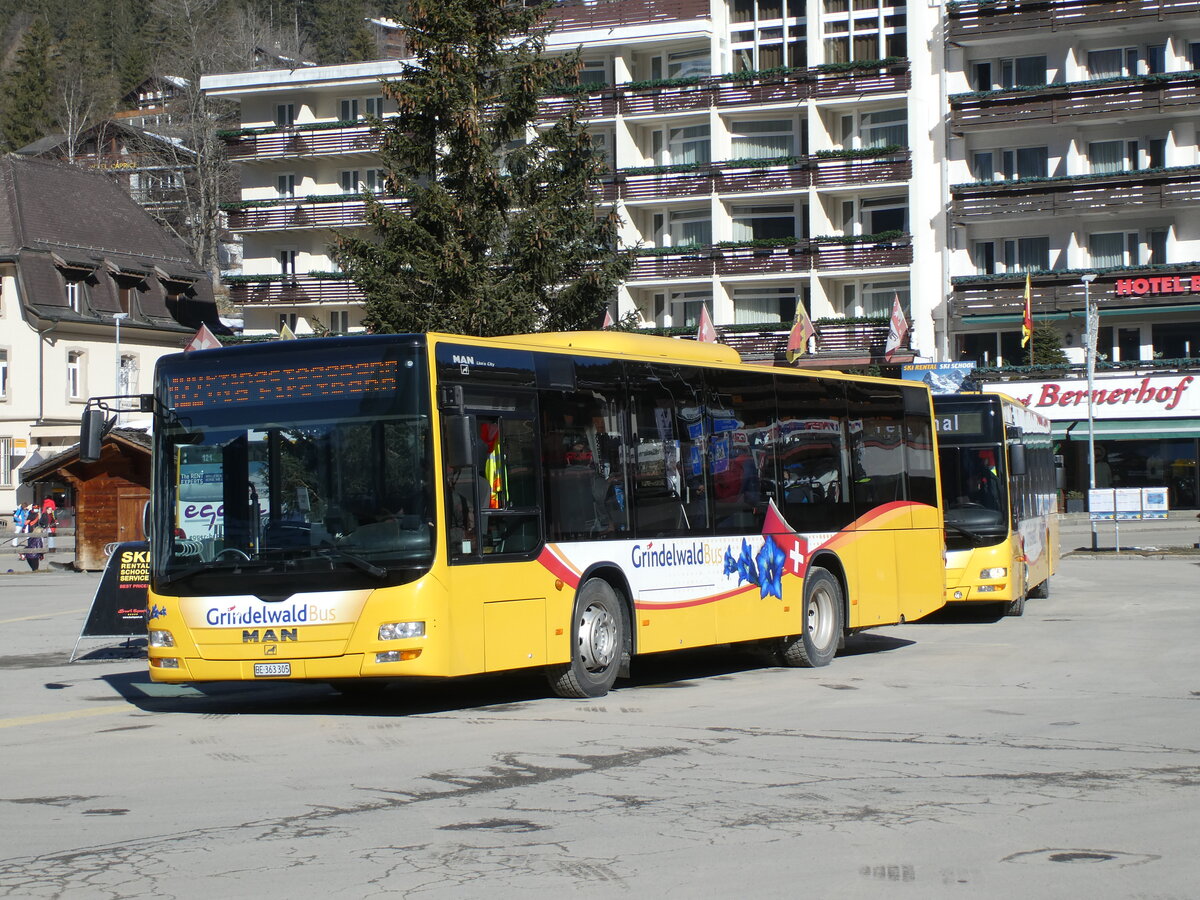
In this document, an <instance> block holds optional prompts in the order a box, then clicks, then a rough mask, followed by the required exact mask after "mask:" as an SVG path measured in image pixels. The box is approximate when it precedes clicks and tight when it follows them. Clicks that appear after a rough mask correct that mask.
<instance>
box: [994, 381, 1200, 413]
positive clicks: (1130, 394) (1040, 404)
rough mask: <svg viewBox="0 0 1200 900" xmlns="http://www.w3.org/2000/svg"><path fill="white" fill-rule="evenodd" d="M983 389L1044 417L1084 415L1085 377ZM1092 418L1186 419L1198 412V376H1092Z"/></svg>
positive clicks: (1012, 382)
mask: <svg viewBox="0 0 1200 900" xmlns="http://www.w3.org/2000/svg"><path fill="white" fill-rule="evenodd" d="M984 389H985V390H990V391H999V392H1001V393H1004V394H1008V395H1009V396H1010V397H1015V398H1016V399H1017V400H1020V401H1021V402H1022V403H1024V404H1025V405H1026V406H1028V407H1029V408H1030V409H1036V410H1037V411H1038V412H1040V413H1041V414H1042V415H1044V416H1045V417H1046V418H1048V419H1056V420H1063V419H1086V418H1087V414H1088V413H1087V411H1088V389H1087V380H1086V379H1083V378H1076V379H1064V380H1062V381H1004V382H993V383H991V384H987V385H984ZM1092 416H1093V418H1096V419H1186V418H1193V417H1196V416H1200V380H1198V379H1197V376H1195V375H1183V374H1179V373H1174V374H1171V375H1134V376H1129V377H1126V378H1097V379H1094V384H1093V391H1092Z"/></svg>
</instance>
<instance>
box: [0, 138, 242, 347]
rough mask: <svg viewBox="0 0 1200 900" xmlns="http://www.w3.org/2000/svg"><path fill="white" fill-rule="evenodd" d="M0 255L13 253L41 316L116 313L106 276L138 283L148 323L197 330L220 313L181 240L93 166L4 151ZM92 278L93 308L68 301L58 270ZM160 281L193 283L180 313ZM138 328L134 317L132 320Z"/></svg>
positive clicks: (25, 293)
mask: <svg viewBox="0 0 1200 900" xmlns="http://www.w3.org/2000/svg"><path fill="white" fill-rule="evenodd" d="M0 257H5V258H8V259H15V260H17V262H18V272H19V277H20V279H21V284H22V288H23V290H22V299H23V300H24V302H25V304H26V305H27V306H28V307H30V308H31V309H32V310H34V311H35V312H36V313H37V314H38V315H40V316H42V317H44V318H51V319H58V320H64V321H86V320H93V321H94V320H96V319H97V318H100V317H107V316H110V315H111V314H112V313H113V312H115V311H117V310H119V309H120V306H119V304H118V302H117V298H116V296H115V295H114V290H113V286H112V283H111V278H110V277H109V273H114V274H117V275H121V274H128V275H130V276H133V279H134V280H135V281H137V282H138V287H137V303H138V308H139V311H140V312H141V313H142V315H143V316H144V320H145V321H147V322H148V323H150V324H152V325H156V326H160V327H168V328H181V327H190V328H195V327H197V326H198V325H199V323H200V322H201V321H203V322H206V323H208V324H209V326H210V327H213V326H214V325H215V327H216V328H218V329H221V331H224V328H223V326H221V325H220V322H219V321H218V319H217V310H216V304H215V303H214V302H213V296H212V282H211V279H210V277H209V274H208V273H207V272H206V271H204V270H203V269H201V268H200V267H199V266H198V265H196V263H195V262H194V261H193V260H192V259H191V255H190V251H189V250H188V247H187V245H186V244H184V243H183V241H182V240H180V239H179V238H178V237H176V236H175V235H174V234H172V233H170V232H169V231H167V230H166V229H164V228H163V227H162V226H160V225H159V224H158V222H156V221H155V220H154V219H153V218H152V217H151V216H150V214H149V213H147V212H146V211H145V210H144V209H142V207H141V206H139V205H138V204H137V203H136V202H135V201H134V200H133V198H132V197H130V196H129V194H128V193H126V192H125V190H124V189H123V188H122V187H121V186H120V185H118V184H117V183H116V182H114V181H113V180H112V179H110V178H108V177H107V176H106V175H103V174H101V173H98V172H93V171H90V170H87V169H83V168H80V167H78V166H71V165H67V164H65V163H59V162H54V161H51V160H46V159H39V158H34V157H26V156H19V155H17V154H8V155H7V156H3V157H0ZM64 267H65V268H71V269H77V270H85V271H88V272H90V273H92V274H91V276H90V278H89V281H88V284H89V285H90V287H89V312H87V313H84V314H82V315H81V314H79V313H75V312H73V311H72V310H71V309H70V308H69V306H68V305H67V300H66V296H65V292H64V289H63V286H62V280H61V275H60V274H59V270H61V269H63V268H64ZM164 281H170V282H181V283H185V284H190V285H192V289H191V290H190V291H188V292H187V297H186V304H183V303H181V306H186V312H185V313H184V314H183V315H180V312H179V310H172V309H170V308H169V307H168V304H167V291H166V288H165V286H164V284H163V282H164ZM130 324H134V323H130Z"/></svg>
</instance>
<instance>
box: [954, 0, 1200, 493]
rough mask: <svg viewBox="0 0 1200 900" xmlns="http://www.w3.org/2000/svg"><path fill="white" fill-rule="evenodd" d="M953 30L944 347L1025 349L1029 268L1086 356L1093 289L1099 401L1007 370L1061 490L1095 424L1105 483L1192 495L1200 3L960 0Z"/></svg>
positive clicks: (1067, 337)
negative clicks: (1055, 464)
mask: <svg viewBox="0 0 1200 900" xmlns="http://www.w3.org/2000/svg"><path fill="white" fill-rule="evenodd" d="M945 38H946V61H947V65H946V69H947V72H946V81H947V91H948V94H949V97H948V101H949V102H948V116H949V135H948V143H947V162H946V169H947V172H948V182H949V184H950V203H949V207H948V217H949V244H950V249H949V252H948V253H947V254H946V257H947V259H948V262H949V265H948V273H949V276H950V278H949V280H950V293H949V296H950V301H949V303H948V305H947V306H946V307H945V309H946V312H947V314H948V321H947V322H946V323H945V326H944V328H945V331H946V333H948V334H949V335H950V337H951V343H952V346H951V348H950V356H949V357H948V358H952V359H967V360H975V361H977V362H979V363H980V364H981V365H985V366H998V365H1004V366H1012V365H1017V366H1019V365H1020V364H1022V363H1024V362H1025V361H1026V357H1025V355H1024V354H1025V353H1026V352H1027V351H1023V350H1022V349H1021V342H1020V338H1021V319H1022V314H1023V304H1024V293H1025V284H1026V277H1027V274H1028V278H1029V283H1030V297H1031V309H1032V313H1033V317H1034V319H1035V320H1036V321H1039V322H1051V323H1053V324H1054V325H1055V326H1056V328H1057V329H1058V331H1059V332H1060V333H1061V334H1062V336H1063V341H1064V344H1065V350H1066V352H1067V355H1068V357H1069V358H1071V359H1072V360H1073V361H1074V362H1077V363H1082V362H1084V359H1085V347H1086V341H1087V324H1088V316H1087V315H1086V310H1085V304H1086V303H1087V302H1090V303H1091V304H1093V309H1094V315H1093V317H1092V320H1093V324H1094V325H1095V327H1096V330H1097V350H1098V353H1099V356H1100V359H1101V367H1100V372H1099V373H1098V377H1097V378H1096V380H1095V383H1094V390H1095V391H1096V393H1095V395H1094V401H1095V402H1093V403H1090V404H1089V403H1088V402H1087V398H1088V396H1089V386H1088V383H1087V380H1086V378H1085V376H1084V373H1083V372H1082V371H1076V372H1074V373H1070V372H1068V373H1060V374H1051V375H1049V376H1047V375H1045V374H1042V375H1038V374H1032V375H1026V376H1024V377H1025V378H1034V379H1038V378H1042V379H1046V378H1049V380H1040V381H1038V380H1035V381H1025V382H1020V381H1011V380H1010V381H1007V382H1006V383H1003V384H1001V385H1000V386H1001V387H1002V388H1003V389H1005V390H1007V391H1008V392H1009V393H1011V394H1013V396H1017V397H1021V398H1023V399H1027V400H1029V402H1030V403H1031V404H1032V405H1034V406H1035V407H1038V408H1040V409H1041V411H1042V412H1044V413H1046V414H1047V415H1049V416H1050V417H1051V418H1052V419H1054V427H1055V434H1056V436H1058V437H1059V438H1060V445H1059V456H1060V458H1061V459H1062V461H1063V469H1064V472H1063V487H1064V488H1065V489H1066V490H1069V491H1080V492H1083V491H1086V489H1087V488H1088V486H1089V484H1090V479H1091V476H1092V474H1093V473H1092V472H1091V471H1090V468H1091V467H1090V464H1089V456H1090V453H1089V447H1088V444H1089V440H1088V435H1089V433H1093V432H1094V434H1095V436H1096V439H1095V444H1096V456H1097V458H1098V463H1097V468H1098V470H1099V473H1098V477H1097V484H1098V485H1099V486H1100V487H1108V486H1116V487H1122V486H1130V487H1133V486H1148V487H1152V486H1163V485H1165V486H1166V487H1167V488H1168V489H1169V493H1170V500H1171V504H1172V507H1195V506H1196V505H1197V503H1198V498H1200V480H1198V470H1200V467H1198V466H1197V461H1198V459H1200V452H1198V451H1200V443H1198V441H1197V438H1200V398H1198V397H1196V396H1194V393H1195V391H1194V389H1193V383H1194V382H1195V381H1196V380H1197V376H1198V375H1200V372H1198V371H1197V364H1196V359H1197V358H1198V357H1200V277H1194V276H1196V275H1200V204H1198V201H1200V146H1198V135H1197V127H1196V123H1197V114H1198V113H1200V2H1197V0H1048V2H1039V3H1027V2H1004V0H1001V2H989V3H956V4H950V5H949V6H947V9H946V27H945ZM1085 277H1086V279H1090V280H1085ZM995 377H997V378H1001V377H1007V378H1017V377H1020V376H1019V375H1011V374H1009V375H1007V376H1006V375H1003V374H1001V373H997V375H996V376H995ZM1089 409H1091V411H1092V413H1093V417H1092V418H1093V423H1092V426H1091V427H1090V428H1089V423H1088V421H1087V420H1088V411H1089Z"/></svg>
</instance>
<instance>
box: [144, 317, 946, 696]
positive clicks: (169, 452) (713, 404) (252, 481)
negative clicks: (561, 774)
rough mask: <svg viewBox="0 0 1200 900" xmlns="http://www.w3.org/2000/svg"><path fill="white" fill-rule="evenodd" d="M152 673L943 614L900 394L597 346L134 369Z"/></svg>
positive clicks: (438, 339) (789, 649) (351, 676)
mask: <svg viewBox="0 0 1200 900" xmlns="http://www.w3.org/2000/svg"><path fill="white" fill-rule="evenodd" d="M155 391H156V393H155V398H154V407H155V415H156V427H155V435H154V461H155V467H154V485H153V490H152V498H153V499H152V512H151V519H152V522H151V529H150V533H151V539H150V545H151V559H152V563H151V568H152V575H151V593H150V598H149V606H150V609H151V613H150V621H149V661H150V673H151V676H152V678H153V679H154V680H155V681H163V682H199V681H212V680H238V679H245V680H289V679H290V680H301V681H320V682H329V683H332V684H334V685H336V686H340V687H343V688H345V689H347V690H351V689H354V688H355V687H360V686H364V685H371V684H375V685H377V684H380V683H382V682H383V680H386V679H388V678H402V677H407V676H458V675H467V674H472V673H483V672H498V671H504V670H511V669H519V668H526V667H539V668H542V669H544V670H545V672H546V674H547V676H548V678H549V681H550V685H551V687H552V688H553V690H554V691H555V692H556V693H558V694H560V695H562V696H568V697H594V696H601V695H603V694H604V693H606V692H607V691H608V689H609V688H610V687H611V685H612V684H613V681H614V679H615V678H616V677H617V676H618V674H621V673H625V672H627V670H628V666H629V664H630V660H631V658H633V657H635V656H637V655H639V654H646V653H657V652H660V651H665V650H673V649H678V648H684V647H699V646H704V645H713V644H725V643H731V642H751V641H753V642H761V643H762V644H763V645H764V646H766V647H767V648H769V650H770V651H771V652H772V653H774V654H775V656H776V658H777V659H778V661H779V662H780V663H781V664H784V665H804V666H823V665H826V664H828V663H829V662H830V661H831V659H832V658H833V656H834V654H835V653H836V651H837V650H838V648H839V646H840V645H841V643H842V641H843V640H844V637H845V635H846V634H848V633H850V632H853V631H857V630H859V629H864V628H871V627H874V626H879V625H886V624H890V623H897V622H903V621H905V620H911V619H916V618H918V617H920V616H924V615H926V614H927V613H929V612H931V611H933V610H935V609H938V608H939V607H941V606H942V605H943V602H944V590H943V589H944V581H943V556H942V554H943V550H944V546H943V531H942V515H941V505H940V495H939V487H938V477H937V466H936V444H935V441H936V436H935V433H934V430H933V424H932V416H933V412H932V404H931V400H930V395H929V393H928V390H927V388H926V387H925V386H924V385H916V384H902V383H900V382H898V381H885V380H882V379H873V378H865V377H851V376H846V375H841V374H837V373H821V374H802V373H799V372H795V371H782V370H779V369H772V368H765V367H762V366H748V365H743V364H742V363H741V362H740V360H739V358H738V356H737V353H736V352H735V351H733V350H732V349H730V348H728V347H723V346H718V345H712V344H700V343H694V342H685V341H678V340H672V339H668V338H660V337H654V336H648V335H636V334H622V333H614V332H596V333H590V332H580V333H571V334H541V335H528V336H513V337H508V338H495V339H474V338H467V337H460V336H452V335H443V334H417V335H386V336H385V335H378V336H376V335H370V336H356V337H344V338H323V339H310V340H302V341H278V342H270V343H262V344H254V345H251V346H242V347H229V348H222V349H216V350H206V351H197V352H192V353H188V354H176V355H172V356H168V357H165V358H164V359H162V360H161V361H160V363H159V364H158V368H157V371H156V374H155Z"/></svg>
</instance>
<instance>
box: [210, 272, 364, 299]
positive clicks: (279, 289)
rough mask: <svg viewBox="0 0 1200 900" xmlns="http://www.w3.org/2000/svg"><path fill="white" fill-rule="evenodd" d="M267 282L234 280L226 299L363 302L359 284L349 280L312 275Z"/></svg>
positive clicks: (278, 276)
mask: <svg viewBox="0 0 1200 900" xmlns="http://www.w3.org/2000/svg"><path fill="white" fill-rule="evenodd" d="M269 279H270V280H263V281H235V282H233V283H232V284H230V285H229V299H230V300H232V301H233V302H234V303H237V304H242V305H244V304H248V303H281V304H289V305H290V304H306V303H362V302H363V299H364V298H363V294H362V291H360V290H359V288H358V285H356V284H355V283H354V282H353V281H351V280H350V279H348V278H315V277H313V276H311V275H297V276H294V277H288V276H285V275H275V276H269Z"/></svg>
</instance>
